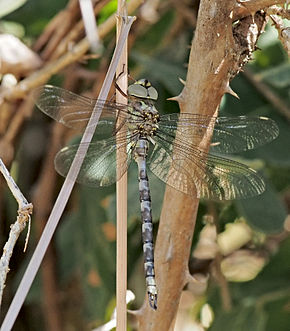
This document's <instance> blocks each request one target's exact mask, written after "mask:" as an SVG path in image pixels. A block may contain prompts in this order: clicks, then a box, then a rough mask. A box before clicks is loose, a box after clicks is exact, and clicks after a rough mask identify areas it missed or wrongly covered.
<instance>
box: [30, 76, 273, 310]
mask: <svg viewBox="0 0 290 331" xmlns="http://www.w3.org/2000/svg"><path fill="white" fill-rule="evenodd" d="M127 94H128V104H121V103H116V102H113V101H105V100H99V99H92V98H88V97H84V96H80V95H77V94H74V93H72V92H70V91H67V90H65V89H62V88H59V87H56V86H50V85H45V86H43V87H40V88H38V89H37V91H36V95H37V98H36V105H37V106H38V108H39V109H40V110H41V111H42V112H44V113H45V114H46V115H48V116H50V117H51V118H53V119H54V120H56V121H58V122H60V123H62V124H64V125H66V126H67V127H69V128H73V129H76V130H78V131H80V132H82V131H84V130H85V128H86V126H87V124H88V122H89V119H90V116H91V114H92V112H93V110H94V109H100V110H102V113H101V116H100V118H99V121H98V124H97V129H96V132H95V135H94V139H93V141H92V142H91V143H90V144H89V146H87V145H85V144H84V143H83V144H82V145H83V146H82V145H81V146H79V144H76V145H70V146H67V147H64V148H63V149H61V150H60V151H59V152H58V153H57V155H56V157H55V168H56V170H57V172H58V173H59V174H60V175H62V176H66V175H67V174H68V171H69V168H70V166H71V164H72V161H73V159H74V157H75V155H76V153H77V151H78V153H79V152H80V153H82V150H83V153H85V151H86V155H85V158H84V161H83V164H82V167H81V169H80V172H79V175H78V177H77V182H79V183H81V184H85V185H88V186H93V187H102V186H108V185H111V184H113V183H115V182H116V181H118V180H119V179H120V178H121V177H122V176H123V174H124V173H125V172H126V171H127V169H128V167H129V165H130V163H131V161H132V160H134V161H135V162H136V163H137V166H138V180H139V196H140V205H141V220H142V244H143V252H144V271H145V279H146V289H147V293H148V301H149V304H150V306H151V307H152V308H153V309H157V285H156V281H155V269H154V247H153V222H152V208H151V196H150V188H149V181H148V176H147V168H148V167H149V168H150V170H151V171H152V172H153V174H155V175H156V176H157V177H158V178H159V179H161V181H163V182H165V183H166V184H167V185H169V186H171V187H173V188H174V189H176V190H178V191H181V192H183V193H185V194H187V195H190V196H192V197H196V198H207V199H214V200H232V199H241V198H249V197H253V196H255V195H259V194H261V193H262V192H263V191H264V190H265V183H264V181H263V179H262V177H261V176H260V175H259V174H258V173H257V172H256V171H255V170H253V169H251V168H249V167H248V166H246V165H244V164H241V163H239V162H236V161H234V160H230V159H227V158H224V157H223V156H221V155H220V154H223V153H236V152H241V151H246V150H250V149H253V148H256V147H258V146H261V145H263V144H265V143H268V142H270V141H272V140H273V139H275V138H276V137H277V136H278V132H279V130H278V127H277V125H276V123H275V122H274V121H273V120H271V119H269V118H266V117H246V116H238V117H211V116H206V115H199V114H191V113H171V114H165V115H160V114H159V112H158V110H157V108H156V106H155V103H156V100H157V98H158V93H157V90H156V89H155V88H154V87H153V86H152V85H151V83H150V82H149V81H148V80H147V79H141V80H138V81H136V82H134V83H133V84H131V85H129V87H128V91H127ZM209 134H210V135H211V147H210V153H208V151H207V150H206V149H204V148H201V145H200V144H199V142H200V141H202V139H203V138H204V137H206V136H208V135H209ZM79 148H80V149H79ZM117 155H118V156H117ZM116 168H118V171H116Z"/></svg>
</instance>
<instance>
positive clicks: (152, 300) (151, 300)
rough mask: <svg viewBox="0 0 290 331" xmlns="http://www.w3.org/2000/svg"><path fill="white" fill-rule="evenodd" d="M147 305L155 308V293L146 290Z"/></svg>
mask: <svg viewBox="0 0 290 331" xmlns="http://www.w3.org/2000/svg"><path fill="white" fill-rule="evenodd" d="M148 299H149V305H150V307H151V308H152V309H154V310H156V309H157V294H153V293H150V292H148Z"/></svg>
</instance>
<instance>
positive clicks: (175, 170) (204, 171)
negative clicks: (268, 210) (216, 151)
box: [148, 132, 265, 200]
mask: <svg viewBox="0 0 290 331" xmlns="http://www.w3.org/2000/svg"><path fill="white" fill-rule="evenodd" d="M154 140H155V142H156V145H155V147H154V150H153V152H152V154H151V156H150V158H149V161H148V163H149V167H150V169H151V171H152V172H153V173H154V174H155V175H156V176H157V177H159V178H160V179H161V180H162V181H164V182H165V183H167V184H168V185H170V186H172V187H174V188H175V189H177V190H179V191H181V192H183V193H186V194H189V195H191V196H195V197H198V198H208V199H215V200H232V199H240V198H247V197H251V196H255V195H258V194H261V193H262V192H263V191H264V190H265V184H264V181H263V179H262V178H261V177H260V176H259V175H258V174H257V173H256V172H255V171H254V170H253V169H251V168H249V167H247V166H245V165H243V164H241V163H238V162H235V161H232V160H227V159H224V158H220V157H217V156H213V155H208V154H207V153H204V152H203V151H201V150H199V149H197V148H195V147H194V146H193V145H189V144H187V143H185V142H184V141H182V140H181V139H179V138H176V139H175V141H174V142H173V139H170V138H168V136H166V135H165V134H162V133H160V132H158V133H157V135H156V136H155V137H154Z"/></svg>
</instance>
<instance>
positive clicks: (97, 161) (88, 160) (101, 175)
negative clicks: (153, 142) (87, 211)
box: [55, 135, 136, 187]
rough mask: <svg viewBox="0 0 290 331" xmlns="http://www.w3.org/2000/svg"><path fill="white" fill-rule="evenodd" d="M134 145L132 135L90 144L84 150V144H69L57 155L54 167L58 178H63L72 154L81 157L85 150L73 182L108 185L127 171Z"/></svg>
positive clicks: (97, 185) (66, 172)
mask: <svg viewBox="0 0 290 331" xmlns="http://www.w3.org/2000/svg"><path fill="white" fill-rule="evenodd" d="M135 143H136V140H135V139H134V137H132V136H131V137H128V136H125V135H124V136H123V137H119V135H118V137H112V138H109V139H106V140H100V141H97V142H91V143H90V144H89V147H88V149H87V145H86V144H81V145H71V146H68V147H65V148H63V149H61V150H60V151H59V152H58V153H57V155H56V157H55V168H56V170H57V172H58V173H59V174H60V175H62V176H64V177H66V176H67V174H68V171H69V169H70V166H71V164H72V161H73V159H74V157H75V155H76V153H77V152H78V154H79V155H81V154H84V153H85V151H86V150H87V153H86V155H85V158H84V161H83V164H82V167H81V170H80V172H79V175H78V177H77V182H78V183H81V184H84V185H87V186H92V187H99V186H109V185H111V184H113V183H114V182H116V181H117V180H119V179H120V178H121V177H122V176H123V174H124V173H125V171H126V170H127V169H128V166H129V164H130V162H131V159H132V150H133V148H134V146H135ZM79 146H80V147H79ZM117 151H118V156H117V154H116V152H117ZM117 165H118V168H117Z"/></svg>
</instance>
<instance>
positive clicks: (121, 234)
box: [116, 0, 128, 331]
mask: <svg viewBox="0 0 290 331" xmlns="http://www.w3.org/2000/svg"><path fill="white" fill-rule="evenodd" d="M127 20H128V16H127V9H126V2H124V1H123V0H119V1H118V15H117V40H118V39H119V37H120V32H121V28H122V26H123V25H124V23H125V22H126V21H127ZM127 66H128V52H127V41H126V44H125V47H124V49H123V52H122V54H121V57H120V60H119V63H118V67H117V71H116V77H117V81H116V83H117V84H118V86H119V87H120V89H121V90H122V91H123V92H125V93H127V86H128V78H127V77H128V76H127V71H128V68H127ZM116 101H117V102H119V103H123V104H126V103H127V98H126V97H125V96H123V95H122V94H121V93H120V92H119V91H118V89H116ZM124 130H127V128H126V127H123V128H122V130H121V131H122V132H123V131H124ZM117 141H118V135H117ZM124 153H126V147H125V146H124V148H122V149H121V150H117V160H118V159H120V158H122V155H124ZM118 164H119V162H118V161H117V169H116V171H117V176H118V178H119V175H118V172H119V171H120V170H121V169H119V167H118ZM116 195H117V238H116V249H117V252H116V255H117V258H116V262H117V263H116V323H117V330H118V331H125V330H127V304H126V291H127V172H126V173H125V174H124V175H123V176H122V177H121V179H120V180H119V181H118V182H117V184H116Z"/></svg>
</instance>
